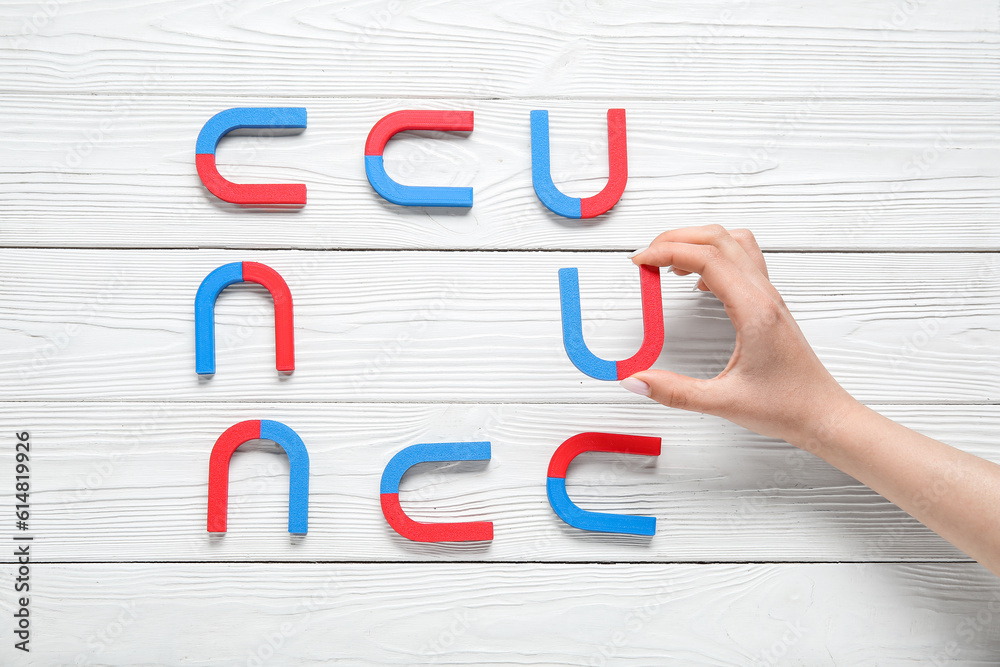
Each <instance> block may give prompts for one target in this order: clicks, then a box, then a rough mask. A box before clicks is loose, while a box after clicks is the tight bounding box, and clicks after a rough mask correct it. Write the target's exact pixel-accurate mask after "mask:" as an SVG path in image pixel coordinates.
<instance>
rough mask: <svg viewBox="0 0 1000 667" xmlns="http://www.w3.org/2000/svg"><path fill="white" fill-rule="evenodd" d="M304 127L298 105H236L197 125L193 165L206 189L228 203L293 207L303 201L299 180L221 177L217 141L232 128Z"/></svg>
mask: <svg viewBox="0 0 1000 667" xmlns="http://www.w3.org/2000/svg"><path fill="white" fill-rule="evenodd" d="M305 127H306V110H305V109H304V108H302V107H238V108H235V109H226V110H225V111H220V112H219V113H217V114H215V115H214V116H212V117H211V118H209V119H208V122H207V123H205V125H204V126H203V127H202V128H201V132H199V133H198V141H197V143H196V144H195V165H196V167H197V169H198V176H199V178H201V182H202V183H203V184H204V185H205V187H206V188H208V191H209V192H211V193H212V194H213V195H215V196H216V197H218V198H219V199H221V200H222V201H226V202H229V203H231V204H239V205H241V206H258V207H265V208H266V207H281V208H297V207H302V206H305V204H306V186H305V184H303V183H269V184H240V183H233V182H232V181H229V180H226V179H225V178H223V176H222V174H220V173H219V170H218V169H217V168H216V166H215V151H216V148H217V147H218V145H219V140H220V139H222V137H224V136H225V135H226V134H228V133H230V132H232V131H233V130H242V129H247V128H254V129H279V128H280V129H292V130H303V129H305Z"/></svg>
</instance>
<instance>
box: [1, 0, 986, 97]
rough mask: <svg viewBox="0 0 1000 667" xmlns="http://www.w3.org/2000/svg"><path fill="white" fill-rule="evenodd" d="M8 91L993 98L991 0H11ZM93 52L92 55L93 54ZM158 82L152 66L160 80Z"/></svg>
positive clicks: (3, 71) (4, 70)
mask: <svg viewBox="0 0 1000 667" xmlns="http://www.w3.org/2000/svg"><path fill="white" fill-rule="evenodd" d="M5 13H6V14H7V25H8V26H10V27H9V28H8V29H7V30H5V34H7V35H8V39H7V40H6V42H7V45H8V48H9V50H10V53H11V54H12V56H13V57H9V58H5V59H4V61H3V63H2V69H0V77H2V80H3V81H4V88H3V91H4V92H25V91H30V92H42V93H52V92H60V93H90V92H99V93H106V92H109V91H117V92H125V91H134V90H138V89H141V88H153V89H155V90H156V92H157V93H160V94H185V95H187V94H200V95H216V94H218V92H219V91H220V90H224V91H226V92H227V94H229V95H234V96H245V95H261V94H268V95H279V96H285V95H331V96H345V95H349V96H374V97H382V96H385V95H387V94H391V95H399V96H432V97H471V96H475V97H485V98H491V97H505V98H506V97H525V96H541V95H544V96H551V97H588V98H589V97H595V96H606V95H612V96H616V97H632V98H645V99H675V98H692V97H698V98H703V99H719V98H734V97H742V98H763V97H779V98H787V97H796V96H797V97H804V96H807V95H808V94H809V93H810V92H811V91H813V90H814V89H816V88H817V87H819V86H822V87H824V88H825V89H826V90H827V91H828V93H829V94H830V95H831V96H835V97H850V98H872V97H882V98H886V97H896V98H900V97H910V98H917V97H919V98H925V99H926V98H942V97H966V98H967V97H981V98H987V97H991V96H995V95H996V91H997V89H996V84H997V81H996V74H997V62H998V61H997V51H996V44H997V34H996V33H997V30H998V21H997V13H996V6H995V3H993V2H991V1H989V0H963V1H961V2H955V1H949V0H926V1H922V2H919V3H917V2H914V3H899V2H895V1H894V0H878V1H869V0H854V1H853V2H844V3H838V5H837V6H836V8H833V7H830V6H829V5H828V4H826V3H823V2H821V1H820V0H811V1H809V2H803V3H794V4H792V3H783V2H759V3H758V2H747V1H743V0H738V1H737V0H734V1H733V2H723V3H703V2H695V1H693V0H692V1H688V2H678V3H670V4H668V5H664V4H663V3H658V2H653V1H646V2H640V3H627V4H626V5H624V6H619V5H613V6H612V5H606V6H595V5H591V4H589V3H588V4H585V3H583V2H578V1H577V0H568V1H567V2H560V3H555V2H551V3H531V2H524V1H523V0H522V1H513V2H512V1H507V2H495V3H486V4H484V3H463V2H458V1H457V0H452V1H451V2H437V1H434V0H423V1H421V2H405V3H404V2H382V1H380V0H368V1H361V2H351V3H347V4H345V5H342V6H340V7H337V8H331V7H327V6H323V5H316V4H314V3H311V2H308V1H306V0H298V1H297V2H283V3H270V2H267V1H266V0H241V1H239V2H236V1H234V0H223V1H222V2H214V3H190V2H186V1H184V0H174V1H173V2H162V3H158V4H157V5H156V6H155V7H147V6H145V5H138V4H136V5H126V6H122V4H121V3H117V2H114V1H113V0H99V1H98V0H92V1H90V2H83V3H74V4H73V8H72V10H70V9H68V8H67V6H64V5H63V4H62V3H61V2H57V1H53V2H50V3H42V4H41V5H39V4H37V3H33V2H11V3H6V6H5ZM81 54H86V55H81ZM152 77H157V78H156V79H152Z"/></svg>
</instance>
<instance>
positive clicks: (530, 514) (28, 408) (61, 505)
mask: <svg viewBox="0 0 1000 667" xmlns="http://www.w3.org/2000/svg"><path fill="white" fill-rule="evenodd" d="M882 411H883V412H885V414H887V415H888V416H890V417H892V418H895V419H897V420H899V421H901V422H902V423H904V424H906V425H908V426H911V427H912V428H914V429H916V430H918V431H921V432H924V433H927V434H928V435H931V436H933V437H937V438H940V439H942V440H944V441H946V442H950V443H952V444H954V445H955V446H957V447H961V448H962V449H965V450H967V451H970V452H973V453H975V454H977V455H980V456H985V457H988V458H991V459H992V460H995V461H998V462H1000V446H998V445H997V442H996V433H997V432H1000V406H911V407H905V406H888V407H885V408H882ZM246 419H273V420H277V421H280V422H282V423H284V424H286V425H287V426H289V427H290V428H292V429H294V430H295V431H296V432H297V433H298V434H299V435H300V436H301V437H302V439H303V441H304V442H305V444H306V447H307V448H308V451H309V456H310V466H311V482H310V511H309V514H310V525H309V533H308V535H306V536H305V537H301V538H290V537H289V534H288V532H287V522H288V518H287V517H288V463H287V460H286V459H285V457H284V456H283V455H281V453H280V450H278V448H277V447H276V446H275V445H273V444H270V443H251V444H248V445H246V446H245V447H244V448H242V449H241V450H239V451H237V453H236V454H235V455H234V459H233V462H232V466H231V470H230V478H231V480H232V481H231V486H230V509H229V526H228V528H229V531H228V533H227V534H226V535H225V536H222V537H220V536H210V535H209V534H208V533H207V532H206V528H205V521H206V508H207V500H206V499H207V480H208V459H209V454H210V452H211V449H212V445H213V444H214V442H215V440H216V438H217V437H218V436H219V435H220V434H221V433H222V432H223V431H224V430H225V429H226V428H228V427H229V426H231V425H232V424H235V423H237V422H239V421H242V420H246ZM0 429H2V432H3V433H8V434H13V433H16V432H21V431H24V430H27V431H29V432H30V434H31V439H30V441H31V443H32V444H31V447H32V451H31V453H30V456H31V475H32V481H31V484H32V487H31V488H32V493H31V503H32V509H31V512H32V518H31V521H30V523H29V527H30V529H31V532H29V533H24V532H21V531H16V530H14V521H13V517H11V521H10V522H9V525H8V524H7V523H5V524H4V526H3V534H4V535H6V536H7V537H6V539H8V540H9V539H10V536H12V535H24V534H33V535H35V540H34V543H35V546H34V549H35V551H34V553H35V558H36V559H39V560H44V561H58V562H79V561H103V560H114V561H161V560H166V561H189V560H190V561H208V560H226V561H232V560H240V561H243V560H246V561H261V560H266V561H271V560H282V561H313V560H321V561H359V560H376V561H414V560H417V561H423V560H444V561H451V560H461V561H482V560H489V561H602V562H611V561H633V562H634V561H643V562H647V561H652V562H663V561H748V560H753V561H758V560H763V561H887V560H904V561H905V560H922V561H923V560H935V559H964V556H963V554H962V553H961V552H959V551H958V550H956V549H954V548H953V547H951V546H950V545H949V544H948V543H946V542H945V541H944V540H942V539H941V538H939V537H938V536H936V535H934V534H933V533H932V532H930V531H929V530H927V529H926V528H924V527H923V526H921V525H920V524H919V523H917V522H916V521H914V520H913V519H911V518H910V517H908V516H907V515H906V514H904V513H903V512H902V511H901V510H899V509H897V508H896V507H895V506H893V505H891V504H890V503H888V502H887V501H885V500H884V499H882V498H881V497H879V496H878V495H876V494H875V493H874V492H872V491H870V490H869V489H867V488H865V487H864V486H862V485H861V484H859V483H857V482H855V481H854V480H852V479H851V478H849V477H847V476H846V475H843V474H841V473H840V472H838V471H837V470H835V469H833V468H831V467H830V466H828V465H827V464H826V463H824V462H822V461H821V460H820V459H817V458H815V457H813V456H812V455H811V454H808V453H805V452H803V451H801V450H798V449H795V448H793V447H791V446H790V445H787V444H785V443H781V442H777V441H774V440H770V439H767V438H763V437H760V436H757V435H755V434H752V433H750V432H748V431H745V430H743V429H741V428H739V427H736V426H733V425H732V424H729V423H727V422H724V421H722V420H720V419H716V418H710V417H705V416H703V415H696V414H689V413H685V412H681V411H676V410H667V409H666V408H663V407H661V406H659V405H655V404H650V405H642V406H622V405H600V406H593V405H469V404H450V405H449V404H347V405H345V404H324V403H299V404H289V403H268V404H256V403H221V404H220V403H193V404H192V403H173V402H163V403H102V402H85V403H54V404H42V403H34V402H19V403H5V404H2V405H0ZM587 431H602V432H608V433H629V434H636V435H649V436H656V437H661V438H663V452H662V454H661V455H660V456H659V457H656V458H649V457H636V456H629V455H611V454H606V455H605V454H587V455H583V456H582V457H581V458H580V459H579V460H578V461H577V462H575V463H574V464H573V466H572V467H571V469H570V474H569V478H568V479H569V481H568V484H569V487H568V488H569V493H570V496H571V497H572V498H574V499H575V501H576V502H577V503H578V504H580V506H582V507H584V508H587V509H592V510H595V511H610V512H618V513H632V514H642V515H647V516H654V517H657V519H658V526H657V534H656V535H655V536H654V537H653V538H651V539H650V538H633V537H629V536H624V535H607V534H603V535H602V534H596V533H588V532H585V531H580V530H577V529H574V528H570V527H568V526H566V525H565V524H563V523H562V522H561V521H560V520H559V519H558V518H557V517H556V516H555V514H554V513H553V512H552V510H551V509H550V507H549V504H548V501H547V499H546V493H545V477H546V468H547V466H548V461H549V458H550V457H551V455H552V452H553V451H555V449H556V447H557V446H558V445H559V444H560V443H562V442H563V441H564V440H565V439H566V438H568V437H570V436H572V435H575V434H577V433H582V432H587ZM10 437H12V436H10ZM483 440H487V441H489V442H491V443H492V449H493V458H492V460H491V461H490V462H489V463H488V464H485V465H484V464H476V465H472V464H460V465H455V464H441V465H427V466H423V467H422V469H418V470H414V471H413V472H412V473H411V474H408V475H407V476H406V477H405V478H404V479H403V485H402V487H401V499H402V504H403V506H404V507H405V508H406V509H407V511H408V512H409V513H410V514H411V516H413V517H414V518H415V519H417V520H420V521H471V520H489V521H493V522H494V530H495V538H494V540H493V542H492V543H490V544H488V545H487V544H482V543H466V544H459V543H450V544H426V543H423V544H421V543H414V542H409V541H407V540H405V539H404V538H402V537H400V536H398V535H396V534H395V533H394V532H393V531H392V530H391V529H390V528H389V526H388V525H387V524H386V522H385V520H384V518H383V517H382V513H381V509H380V507H379V480H380V478H381V475H382V471H383V469H384V467H385V464H386V463H387V462H388V461H389V459H390V458H391V457H392V456H393V455H394V454H395V453H396V452H398V451H399V450H401V449H402V448H403V447H406V446H408V445H412V444H417V443H424V442H463V441H483ZM11 442H13V440H11ZM13 457H14V448H13V446H10V447H4V448H3V449H2V455H0V470H5V471H8V472H11V471H13V467H14V461H13ZM11 502H13V500H11ZM13 560H14V558H13V557H12V555H11V553H6V554H4V555H2V556H0V561H2V562H11V561H13Z"/></svg>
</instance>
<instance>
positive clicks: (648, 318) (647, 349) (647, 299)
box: [559, 264, 663, 380]
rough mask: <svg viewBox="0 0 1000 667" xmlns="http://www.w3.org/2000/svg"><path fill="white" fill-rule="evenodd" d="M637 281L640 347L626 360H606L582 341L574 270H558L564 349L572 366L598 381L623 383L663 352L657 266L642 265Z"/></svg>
mask: <svg viewBox="0 0 1000 667" xmlns="http://www.w3.org/2000/svg"><path fill="white" fill-rule="evenodd" d="M639 282H640V285H641V287H640V289H641V291H642V328H643V334H642V346H641V347H640V348H639V351H638V352H636V353H635V354H634V355H632V356H631V357H629V358H628V359H625V360H623V361H608V360H606V359H601V358H600V357H598V356H596V355H595V354H594V353H593V352H591V351H590V349H589V348H588V347H587V343H586V342H585V341H584V340H583V321H582V315H581V312H580V277H579V272H578V271H577V270H576V269H573V268H570V269H559V301H560V306H561V309H562V330H563V346H564V347H565V348H566V354H567V355H569V358H570V361H572V362H573V365H574V366H576V367H577V368H579V369H580V370H581V371H583V372H584V373H586V374H587V375H589V376H590V377H592V378H597V379H598V380H624V379H625V378H627V377H628V376H630V375H632V374H634V373H638V372H639V371H644V370H646V369H647V368H649V367H650V366H652V365H653V363H654V362H656V359H657V358H658V357H659V356H660V352H662V351H663V297H662V296H661V292H660V269H659V267H656V266H647V265H645V264H643V265H641V266H640V267H639Z"/></svg>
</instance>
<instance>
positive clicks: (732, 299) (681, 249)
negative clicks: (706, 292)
mask: <svg viewBox="0 0 1000 667" xmlns="http://www.w3.org/2000/svg"><path fill="white" fill-rule="evenodd" d="M634 259H635V261H636V262H637V263H639V264H648V265H651V266H674V267H676V268H678V269H681V270H682V271H688V272H691V273H697V274H700V275H701V277H702V280H704V281H705V284H706V285H707V286H708V288H709V289H710V290H712V293H713V294H715V296H717V297H718V298H719V300H720V301H721V302H722V305H724V306H725V307H726V310H727V312H728V311H729V310H730V309H736V310H738V309H739V306H740V305H741V303H743V302H745V301H746V300H747V298H748V295H749V290H747V289H746V287H747V282H748V280H747V276H746V274H744V273H743V272H742V271H741V270H740V269H739V268H737V266H736V265H735V264H734V263H733V262H732V261H731V260H729V259H728V258H727V257H725V256H724V255H723V254H722V252H721V251H720V250H719V249H718V248H716V247H715V246H713V245H703V244H700V243H679V242H676V241H661V242H660V243H655V244H654V245H651V246H649V248H647V249H646V250H644V251H642V252H641V253H640V254H638V255H636V257H635V258H634ZM732 315H733V313H732V312H730V317H732Z"/></svg>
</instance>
